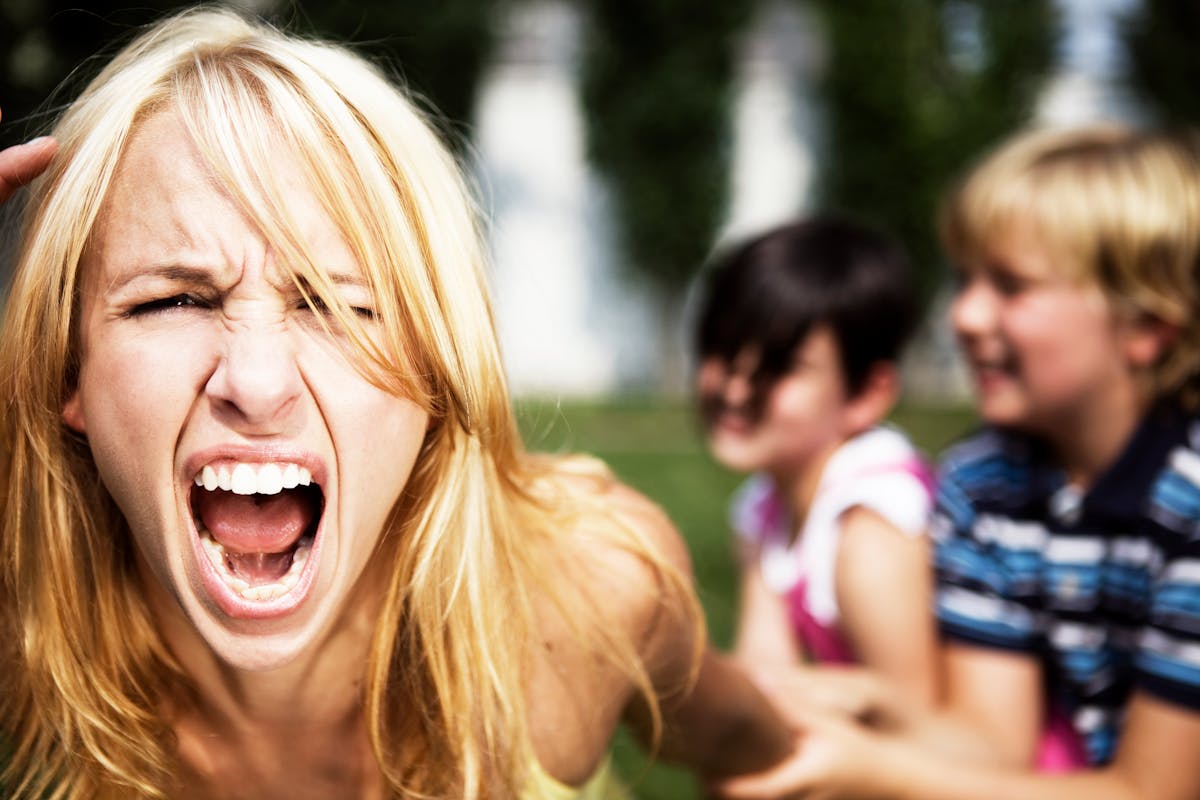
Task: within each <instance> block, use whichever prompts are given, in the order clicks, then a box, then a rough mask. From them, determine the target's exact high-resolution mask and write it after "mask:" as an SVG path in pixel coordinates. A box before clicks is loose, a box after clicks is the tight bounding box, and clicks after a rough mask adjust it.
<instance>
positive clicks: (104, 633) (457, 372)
mask: <svg viewBox="0 0 1200 800" xmlns="http://www.w3.org/2000/svg"><path fill="white" fill-rule="evenodd" d="M162 110H170V111H172V112H176V113H178V114H179V115H180V116H181V118H182V119H183V120H184V124H185V126H186V127H187V129H188V131H189V133H190V134H191V136H192V137H193V139H194V141H195V143H196V145H197V147H198V148H199V150H200V152H201V153H202V155H203V158H204V159H205V160H206V161H207V163H208V165H209V167H210V168H211V169H212V171H213V174H214V175H215V176H216V177H217V179H218V180H219V181H220V182H221V183H222V184H223V185H224V186H225V188H226V190H227V191H228V192H229V193H230V196H231V197H233V198H234V200H235V202H237V203H239V204H240V206H241V208H242V210H243V211H244V213H245V214H246V215H247V217H248V218H250V219H252V220H253V221H254V222H255V223H256V224H257V225H258V226H260V228H261V230H262V231H263V234H264V235H265V236H266V238H267V239H268V240H269V241H270V243H271V245H272V247H273V248H275V249H276V250H277V251H278V252H280V253H281V257H280V258H279V262H280V263H282V264H287V265H288V267H287V268H288V269H289V270H290V271H291V277H292V280H293V281H295V282H296V285H297V286H298V287H300V289H301V291H302V292H304V293H305V297H306V299H308V301H309V302H310V303H323V304H325V305H326V306H328V307H329V308H330V309H331V310H332V314H333V316H334V318H335V319H336V324H338V325H341V326H344V329H345V330H346V331H347V332H348V338H349V340H350V342H351V343H352V347H353V350H354V352H353V353H352V354H351V355H352V356H353V357H354V358H355V359H356V362H357V363H359V364H360V365H361V368H362V370H363V372H364V375H367V376H368V377H369V378H370V379H371V380H373V381H374V382H376V383H377V384H379V385H381V386H383V387H385V388H388V389H389V390H391V391H394V392H397V393H402V394H404V395H405V396H408V397H411V398H412V399H414V400H415V401H416V402H417V403H419V404H420V405H422V406H423V407H424V408H426V409H427V410H428V411H429V412H430V413H431V416H432V418H433V420H434V423H433V425H432V427H431V430H430V432H429V434H428V435H427V437H426V441H425V443H424V445H423V449H422V452H421V455H420V456H419V458H418V461H417V465H416V467H415V469H414V472H413V475H412V477H411V479H410V483H409V485H408V487H407V488H406V491H405V492H404V493H403V496H402V497H401V498H400V500H399V501H398V502H397V505H396V507H395V509H394V510H393V513H392V516H391V519H390V521H389V525H388V528H387V530H386V531H385V536H384V540H383V544H382V545H381V547H382V548H383V551H384V553H385V554H386V555H387V556H388V557H391V558H392V563H393V564H394V568H393V570H392V575H391V579H390V585H389V589H388V595H387V598H386V602H385V603H384V611H383V614H382V615H381V618H380V621H379V624H378V626H377V629H376V632H375V635H374V639H373V643H372V649H371V653H370V658H369V664H368V669H367V675H366V676H365V679H366V683H365V689H364V695H363V703H364V709H365V716H366V720H367V725H368V729H369V734H370V737H371V742H372V746H373V748H374V749H375V753H376V757H377V760H378V762H379V764H380V767H381V769H382V770H383V772H384V775H385V777H386V779H387V781H388V784H389V786H390V787H391V790H392V791H393V792H395V793H397V794H399V793H402V792H404V793H411V794H416V795H421V796H455V797H464V798H476V797H483V796H490V795H491V794H493V793H494V794H495V795H497V796H507V795H512V794H515V793H516V791H517V790H518V788H519V787H520V786H521V785H522V782H523V781H524V780H525V776H526V771H527V768H528V766H529V765H530V763H531V762H532V758H533V754H532V746H531V742H530V734H529V726H528V724H527V721H526V717H525V708H524V703H523V700H522V698H523V694H522V651H523V649H524V646H525V643H526V642H527V640H528V636H530V635H534V633H535V632H534V631H533V625H534V623H533V619H532V616H533V615H532V605H533V602H534V601H533V599H532V597H531V596H532V595H533V594H534V593H535V592H539V591H540V592H543V594H544V593H545V592H546V591H550V592H551V601H552V602H554V603H555V604H557V606H558V607H559V608H560V609H562V610H563V612H564V614H565V615H566V617H567V618H568V619H572V620H578V622H577V623H576V632H577V633H578V634H579V635H580V636H581V637H582V638H583V641H584V643H585V644H588V645H590V646H592V647H594V648H595V650H596V651H597V652H598V653H601V654H605V655H606V656H607V657H609V658H611V659H612V660H613V662H614V663H616V664H617V665H618V666H620V667H621V668H622V669H624V670H625V672H626V673H627V674H628V675H629V676H630V677H631V679H632V680H633V681H634V682H635V683H636V685H638V686H639V687H640V688H641V690H642V691H643V692H644V693H645V694H646V696H647V700H648V701H649V702H650V704H651V708H652V709H654V713H655V715H657V706H656V705H655V701H654V696H653V692H652V689H651V683H650V679H649V676H648V674H647V671H646V669H645V667H644V666H643V665H642V664H641V662H640V660H639V658H638V656H637V650H636V646H635V643H634V642H633V641H631V640H630V638H629V637H628V636H627V635H625V634H624V633H623V632H619V631H608V630H605V629H604V626H602V625H599V624H591V623H592V622H595V621H597V618H598V614H599V612H598V611H597V607H598V606H599V602H598V600H599V599H598V598H596V597H592V596H590V595H589V593H588V592H587V587H586V586H584V587H578V593H577V594H572V595H570V596H568V595H565V594H562V593H559V594H554V593H553V591H552V590H551V589H552V587H551V586H550V582H549V575H550V573H551V571H552V570H554V569H562V568H563V565H562V564H561V563H555V564H551V563H550V561H551V560H552V559H553V556H552V555H551V554H552V553H553V548H548V547H546V544H547V543H548V542H549V541H550V540H551V538H552V537H554V536H556V535H558V536H561V535H565V534H567V533H575V534H582V535H595V536H600V537H608V538H609V539H612V538H613V537H616V538H617V539H618V541H620V542H622V543H623V545H624V546H627V547H628V548H630V549H631V550H632V551H633V552H635V553H638V554H639V555H641V556H642V557H644V558H645V559H646V561H647V562H648V563H649V564H650V565H651V566H652V567H653V569H655V570H656V574H657V575H658V576H659V578H660V580H661V582H662V585H663V588H664V592H665V596H666V598H667V599H666V600H664V602H665V603H675V604H677V606H676V607H677V609H678V610H679V611H681V612H682V613H683V614H684V615H685V616H684V618H685V619H686V618H689V617H688V616H687V615H690V619H692V620H693V622H694V624H695V625H697V626H698V625H699V624H700V622H699V617H698V615H697V612H696V608H695V605H694V596H693V595H692V594H691V593H690V589H689V587H688V586H687V583H686V581H685V580H684V579H683V578H682V577H681V576H680V574H679V573H678V572H677V571H675V570H672V569H671V567H670V566H669V565H668V564H667V563H666V562H665V561H664V560H663V559H662V558H660V557H659V556H658V555H657V554H656V553H655V552H654V550H653V549H652V548H651V547H650V545H649V544H647V543H646V542H645V541H643V540H642V539H641V538H640V537H639V535H638V534H637V532H636V531H634V530H632V529H631V528H630V527H629V526H627V525H621V524H619V523H618V522H617V521H616V520H615V519H614V518H613V517H612V516H610V515H608V514H607V513H606V512H605V511H604V510H603V508H602V505H601V501H600V500H599V499H598V498H597V492H595V491H593V490H594V488H595V487H594V486H590V487H588V488H582V484H581V481H579V480H578V478H577V477H574V478H572V477H570V476H571V475H578V474H580V473H582V474H585V475H589V476H592V477H593V478H595V479H596V480H598V481H607V480H609V479H610V478H609V476H608V474H607V473H606V472H605V471H604V470H603V469H602V468H601V467H599V466H598V465H596V464H594V463H590V462H585V461H580V460H578V459H575V460H562V459H552V458H549V457H534V456H531V455H528V454H526V453H525V452H524V451H523V448H522V445H521V441H520V438H519V435H518V433H517V430H516V427H515V423H514V419H513V415H512V412H511V407H510V402H509V396H508V390H507V387H506V384H505V380H504V377H503V371H502V365H501V359H500V353H499V351H498V345H497V341H496V336H495V332H494V329H493V325H492V315H491V310H490V307H489V305H488V300H487V296H486V282H485V274H484V258H483V255H482V246H481V243H480V239H481V236H480V231H479V230H478V225H477V219H478V216H477V215H476V213H475V211H474V204H473V203H472V201H471V197H470V193H469V191H468V189H467V187H466V185H465V183H464V180H463V178H462V175H461V171H460V169H459V167H458V165H457V164H456V163H455V161H454V159H453V157H452V156H451V154H450V153H449V152H448V151H447V149H446V148H445V147H444V146H443V144H442V143H441V142H440V141H439V139H438V137H437V135H436V134H435V132H434V131H433V130H432V128H431V125H430V124H429V122H428V121H427V120H426V119H425V118H424V117H423V116H422V115H421V114H420V113H419V112H418V111H417V110H416V109H415V108H414V105H413V103H412V102H411V101H410V100H409V99H407V98H406V97H405V96H404V95H403V94H402V93H401V92H400V91H398V90H397V89H396V88H395V87H393V86H392V85H391V84H390V83H389V82H388V80H387V79H386V78H385V77H384V76H383V75H382V74H380V73H379V72H378V71H377V70H376V69H375V68H373V67H372V66H371V65H370V64H368V63H366V62H365V61H364V60H363V59H361V58H360V57H358V56H356V55H354V54H352V53H350V52H348V51H346V50H344V49H341V48H338V47H334V46H331V45H329V44H325V43H320V42H313V41H304V40H301V39H298V38H294V37H290V36H287V35H284V34H282V33H280V32H278V31H276V30H274V29H272V28H270V27H268V26H265V25H263V24H259V23H253V22H250V21H248V20H246V19H244V18H242V17H241V16H239V15H237V14H234V13H230V12H225V11H215V10H199V11H191V12H185V13H183V14H181V15H178V16H176V17H173V18H171V19H168V20H166V21H164V22H163V23H160V24H159V25H157V26H155V27H153V28H151V29H149V30H148V31H146V32H144V33H143V34H142V35H141V36H140V37H139V38H137V39H136V40H135V41H133V42H132V43H131V44H129V45H128V46H127V47H126V48H125V49H124V50H122V51H121V52H120V53H119V54H118V55H117V56H116V57H115V58H114V59H113V61H112V62H111V63H110V64H108V65H107V67H106V68H105V69H104V70H103V71H102V72H101V73H100V74H99V76H98V77H97V78H96V79H95V80H94V81H93V82H92V83H91V84H90V85H89V86H88V87H87V89H86V90H85V91H84V92H83V94H82V95H81V96H80V98H79V99H78V100H77V101H76V102H75V103H73V104H72V105H71V107H70V108H69V109H68V110H67V111H66V113H65V114H64V115H63V117H62V119H61V120H60V121H59V123H58V125H57V127H56V128H55V130H54V132H53V134H54V136H56V137H57V138H58V140H59V143H60V152H59V155H58V157H57V158H56V160H55V162H54V164H53V165H52V167H51V170H50V171H49V172H48V173H47V174H46V175H45V176H44V177H43V178H41V179H40V181H39V182H38V183H37V184H36V185H35V186H34V188H33V193H32V195H31V197H30V198H29V202H28V206H27V208H26V212H25V219H24V226H23V230H22V237H21V249H20V252H19V254H18V261H17V269H16V277H15V281H14V284H13V288H12V291H11V294H10V297H9V301H8V308H7V313H6V316H5V320H4V327H3V329H2V333H0V397H3V398H5V402H6V404H7V408H6V411H5V413H4V414H3V415H2V417H3V420H2V422H0V482H2V488H0V636H2V637H3V642H2V643H0V732H2V736H3V737H7V739H8V741H7V745H8V748H9V749H10V750H11V754H12V758H11V760H10V762H9V765H8V768H7V769H6V770H5V771H4V772H3V774H2V777H0V786H2V787H4V788H5V789H6V790H7V791H8V792H9V793H10V795H15V796H20V797H43V796H46V797H54V798H59V797H70V798H83V797H128V796H130V795H131V794H136V795H140V796H148V797H164V796H166V794H167V793H168V788H169V786H170V785H171V776H172V772H173V767H174V762H173V758H174V755H173V752H172V749H171V747H172V745H171V743H172V742H173V737H172V736H171V732H170V726H169V724H168V723H167V722H166V721H164V719H163V716H164V715H163V711H164V703H165V702H166V700H167V698H174V697H178V696H179V695H180V694H183V695H185V696H186V692H187V686H188V683H187V678H186V675H185V673H184V671H183V670H182V669H181V667H180V665H179V664H177V663H176V662H175V660H174V659H173V657H172V655H171V653H170V652H168V651H167V650H166V649H165V647H164V646H163V644H162V643H161V641H160V640H159V638H158V636H157V634H156V632H155V629H154V626H153V623H152V621H151V617H150V614H149V611H148V609H147V607H146V604H145V600H144V598H143V597H142V596H141V594H140V591H139V589H138V584H137V582H136V580H134V579H133V573H132V563H133V559H132V550H133V544H132V541H131V538H130V535H129V532H128V529H127V524H126V523H125V521H124V519H123V518H122V517H121V515H120V513H119V511H118V510H117V508H116V506H115V504H114V502H113V501H112V499H111V498H110V497H109V495H108V493H107V492H106V491H105V489H104V487H103V485H102V484H101V482H100V479H99V477H98V475H97V472H96V469H95V466H94V464H93V462H92V459H91V456H90V454H89V452H88V450H87V445H86V443H85V442H83V441H81V440H80V439H79V438H78V437H75V436H73V435H72V434H70V432H69V431H68V430H67V429H66V428H65V427H64V425H63V423H62V420H61V409H62V404H63V400H64V398H65V397H67V396H68V394H69V392H70V391H71V390H72V388H73V381H74V380H75V375H76V373H77V370H78V366H79V364H78V360H79V357H80V356H79V348H78V342H77V336H78V333H77V331H76V330H75V325H76V319H75V317H76V314H77V304H78V293H79V291H80V280H81V276H80V262H81V258H82V257H83V256H84V255H85V253H86V252H87V246H88V239H89V235H90V233H91V231H92V228H93V225H94V223H95V221H96V219H97V215H98V214H99V213H100V211H101V207H102V205H103V203H104V202H105V198H106V195H107V193H108V188H109V185H110V183H111V181H112V178H113V174H114V171H115V169H116V167H117V164H118V162H119V160H120V158H121V156H122V153H123V150H124V148H125V146H126V143H127V141H128V140H129V138H130V136H131V134H132V133H133V132H134V131H135V130H136V129H137V126H138V125H139V123H140V122H141V121H142V120H144V119H145V118H147V117H148V116H150V115H152V114H154V113H157V112H159V111H162ZM279 149H283V150H286V151H287V152H289V153H291V154H292V155H293V156H294V157H295V158H296V159H297V161H298V163H299V165H300V167H301V169H302V171H303V173H304V174H305V175H306V176H307V177H308V179H309V181H310V189H311V191H312V192H313V194H314V196H315V197H316V198H317V199H318V201H319V202H320V203H321V204H322V206H323V207H324V209H325V211H326V212H327V213H328V214H329V216H330V218H331V219H332V220H333V222H334V223H335V224H336V225H337V226H338V228H339V229H340V230H341V232H342V234H343V236H344V237H345V239H346V241H347V242H348V243H349V244H350V246H351V248H352V249H353V252H354V254H355V256H356V257H357V259H358V262H359V264H360V265H361V266H362V268H363V270H364V273H365V274H366V276H367V280H368V282H369V284H370V286H371V289H372V292H373V293H374V296H375V300H376V308H378V309H379V310H380V319H379V321H378V325H379V328H380V329H381V330H382V331H383V336H382V338H381V339H380V338H373V337H370V336H367V335H366V333H365V332H364V330H363V327H362V322H361V320H359V319H357V318H356V316H355V314H354V313H353V312H352V311H351V310H350V309H349V308H348V307H347V306H346V304H345V302H344V301H343V300H341V299H340V297H339V294H338V293H337V292H336V291H334V289H333V287H332V285H331V281H330V279H329V276H328V275H327V274H325V273H324V272H323V271H322V269H321V267H320V265H319V264H316V263H314V262H313V260H312V259H311V258H309V257H308V253H307V248H306V246H305V244H304V241H305V240H304V236H303V235H302V231H301V230H300V229H299V227H298V225H297V224H296V221H295V220H294V219H292V218H290V217H289V213H288V202H287V195H286V188H285V187H283V186H281V185H280V183H279V182H277V180H276V178H275V176H273V175H272V173H271V171H270V169H269V165H270V164H271V163H272V159H271V158H270V153H272V152H277V151H278V150H279ZM567 583H569V582H567ZM554 585H563V582H561V581H559V582H557V583H556V584H554ZM573 591H575V589H573ZM539 597H541V595H539ZM514 611H515V613H514ZM697 641H700V637H697ZM401 702H403V703H405V704H406V705H405V706H404V708H403V710H402V711H401V709H400V708H398V705H399V704H400V703H401ZM655 718H656V720H657V716H656V717H655ZM3 744H5V742H4V741H2V740H0V745H3Z"/></svg>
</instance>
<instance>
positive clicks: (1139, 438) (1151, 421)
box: [933, 408, 1200, 765]
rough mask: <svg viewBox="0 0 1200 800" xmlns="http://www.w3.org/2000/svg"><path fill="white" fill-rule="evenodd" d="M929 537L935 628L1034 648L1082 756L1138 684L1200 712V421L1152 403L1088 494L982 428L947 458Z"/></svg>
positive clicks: (1102, 737) (1117, 718) (1092, 753)
mask: <svg viewBox="0 0 1200 800" xmlns="http://www.w3.org/2000/svg"><path fill="white" fill-rule="evenodd" d="M933 533H934V540H935V542H936V548H937V580H938V591H937V614H938V620H939V624H940V627H941V630H942V632H943V634H944V635H945V636H946V637H948V638H949V639H952V640H958V641H961V642H966V643H970V644H975V645H981V646H985V647H994V648H1002V649H1005V650H1009V651H1015V652H1022V653H1029V654H1030V655H1033V656H1035V657H1036V658H1038V659H1039V660H1040V661H1041V663H1042V664H1043V665H1044V668H1045V671H1044V676H1045V679H1046V684H1047V688H1048V691H1049V695H1048V697H1049V698H1050V699H1051V700H1053V701H1054V702H1056V703H1058V704H1059V705H1061V707H1062V710H1063V711H1064V713H1065V714H1066V715H1067V718H1068V719H1069V721H1070V723H1071V725H1072V726H1073V727H1074V729H1075V730H1076V732H1077V733H1078V734H1079V736H1080V738H1081V741H1082V742H1083V743H1084V746H1085V749H1086V751H1087V756H1088V759H1089V761H1090V762H1091V763H1092V764H1095V765H1099V764H1104V763H1107V762H1108V761H1110V760H1111V759H1112V757H1113V754H1114V751H1115V750H1116V745H1117V739H1118V737H1119V735H1120V729H1121V724H1122V720H1123V714H1124V709H1125V707H1126V705H1127V703H1128V701H1129V699H1130V695H1131V693H1132V692H1133V690H1134V689H1135V688H1136V689H1138V690H1143V691H1146V692H1149V693H1151V694H1153V695H1155V696H1156V697H1159V698H1161V699H1164V700H1166V701H1168V702H1171V703H1175V704H1178V705H1181V706H1184V707H1186V708H1189V709H1198V710H1200V420H1197V419H1195V418H1191V417H1188V416H1186V415H1184V414H1182V413H1180V412H1178V411H1174V410H1171V409H1166V408H1156V409H1153V410H1152V411H1151V412H1150V413H1149V414H1148V415H1147V416H1146V418H1145V419H1144V420H1143V421H1142V423H1141V425H1140V426H1139V427H1138V429H1137V431H1136V433H1135V434H1134V436H1133V437H1132V439H1131V440H1130V443H1129V445H1128V446H1127V447H1126V449H1125V451H1124V452H1123V453H1122V454H1121V456H1120V457H1119V458H1118V459H1117V460H1116V462H1114V463H1113V465H1112V466H1111V467H1110V468H1109V469H1108V470H1107V471H1106V472H1105V473H1104V474H1103V475H1102V476H1101V477H1100V478H1099V479H1098V480H1097V481H1096V482H1095V484H1093V486H1092V487H1091V489H1090V490H1089V491H1087V492H1086V494H1083V495H1082V496H1081V495H1080V493H1079V492H1078V491H1076V490H1074V489H1073V488H1072V487H1071V486H1069V485H1067V484H1066V480H1065V476H1064V474H1063V472H1062V470H1060V469H1058V468H1056V467H1054V466H1053V460H1052V458H1051V457H1050V454H1049V452H1048V451H1047V449H1046V448H1045V446H1044V445H1043V444H1041V443H1039V442H1037V441H1036V440H1033V439H1031V438H1029V437H1026V436H1022V435H1020V434H1016V433H1013V432H1008V431H1001V430H996V429H985V430H983V431H981V432H980V433H977V434H976V435H974V436H972V437H971V438H969V439H967V440H965V441H964V442H962V443H961V444H958V445H957V446H955V447H954V448H953V449H951V450H950V451H949V452H948V453H947V455H946V457H945V458H944V460H943V464H942V474H941V476H940V480H939V488H938V499H937V508H936V511H935V515H934V522H933Z"/></svg>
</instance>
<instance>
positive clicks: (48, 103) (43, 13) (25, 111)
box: [0, 0, 192, 146]
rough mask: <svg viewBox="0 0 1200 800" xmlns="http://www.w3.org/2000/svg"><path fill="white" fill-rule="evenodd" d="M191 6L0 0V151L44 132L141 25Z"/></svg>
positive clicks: (119, 0) (159, 0)
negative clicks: (1, 121) (104, 54)
mask: <svg viewBox="0 0 1200 800" xmlns="http://www.w3.org/2000/svg"><path fill="white" fill-rule="evenodd" d="M188 5H192V4H191V3H184V2H179V0H139V3H138V4H137V6H135V7H131V6H130V4H129V2H128V0H124V1H123V0H94V1H93V2H89V3H87V7H86V8H83V7H81V6H80V5H79V4H78V3H72V2H67V1H66V0H50V1H49V2H31V1H30V0H24V1H23V0H0V109H3V111H4V124H3V125H0V146H4V145H10V144H15V143H16V142H18V141H22V140H24V139H27V138H29V137H30V136H33V135H36V134H37V133H42V132H45V130H46V129H47V128H48V127H49V125H50V123H51V122H53V116H54V113H53V112H54V111H55V110H56V109H57V107H58V106H59V105H62V104H65V103H67V102H69V101H70V100H71V99H72V98H73V97H74V95H75V94H76V93H78V91H80V90H81V89H82V88H83V86H84V84H86V82H87V79H89V78H90V77H91V76H92V75H94V74H95V73H96V72H97V71H99V68H100V66H101V65H102V64H103V58H96V56H97V54H98V53H101V52H108V51H110V50H112V49H113V45H114V43H119V42H124V41H126V40H127V39H128V38H129V37H130V36H131V35H132V33H133V31H134V30H135V29H136V28H138V27H139V26H142V25H145V24H147V23H149V22H151V21H153V20H155V19H158V18H159V17H160V16H162V15H163V14H164V13H165V12H167V11H170V10H172V9H176V8H182V7H185V6H188Z"/></svg>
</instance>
